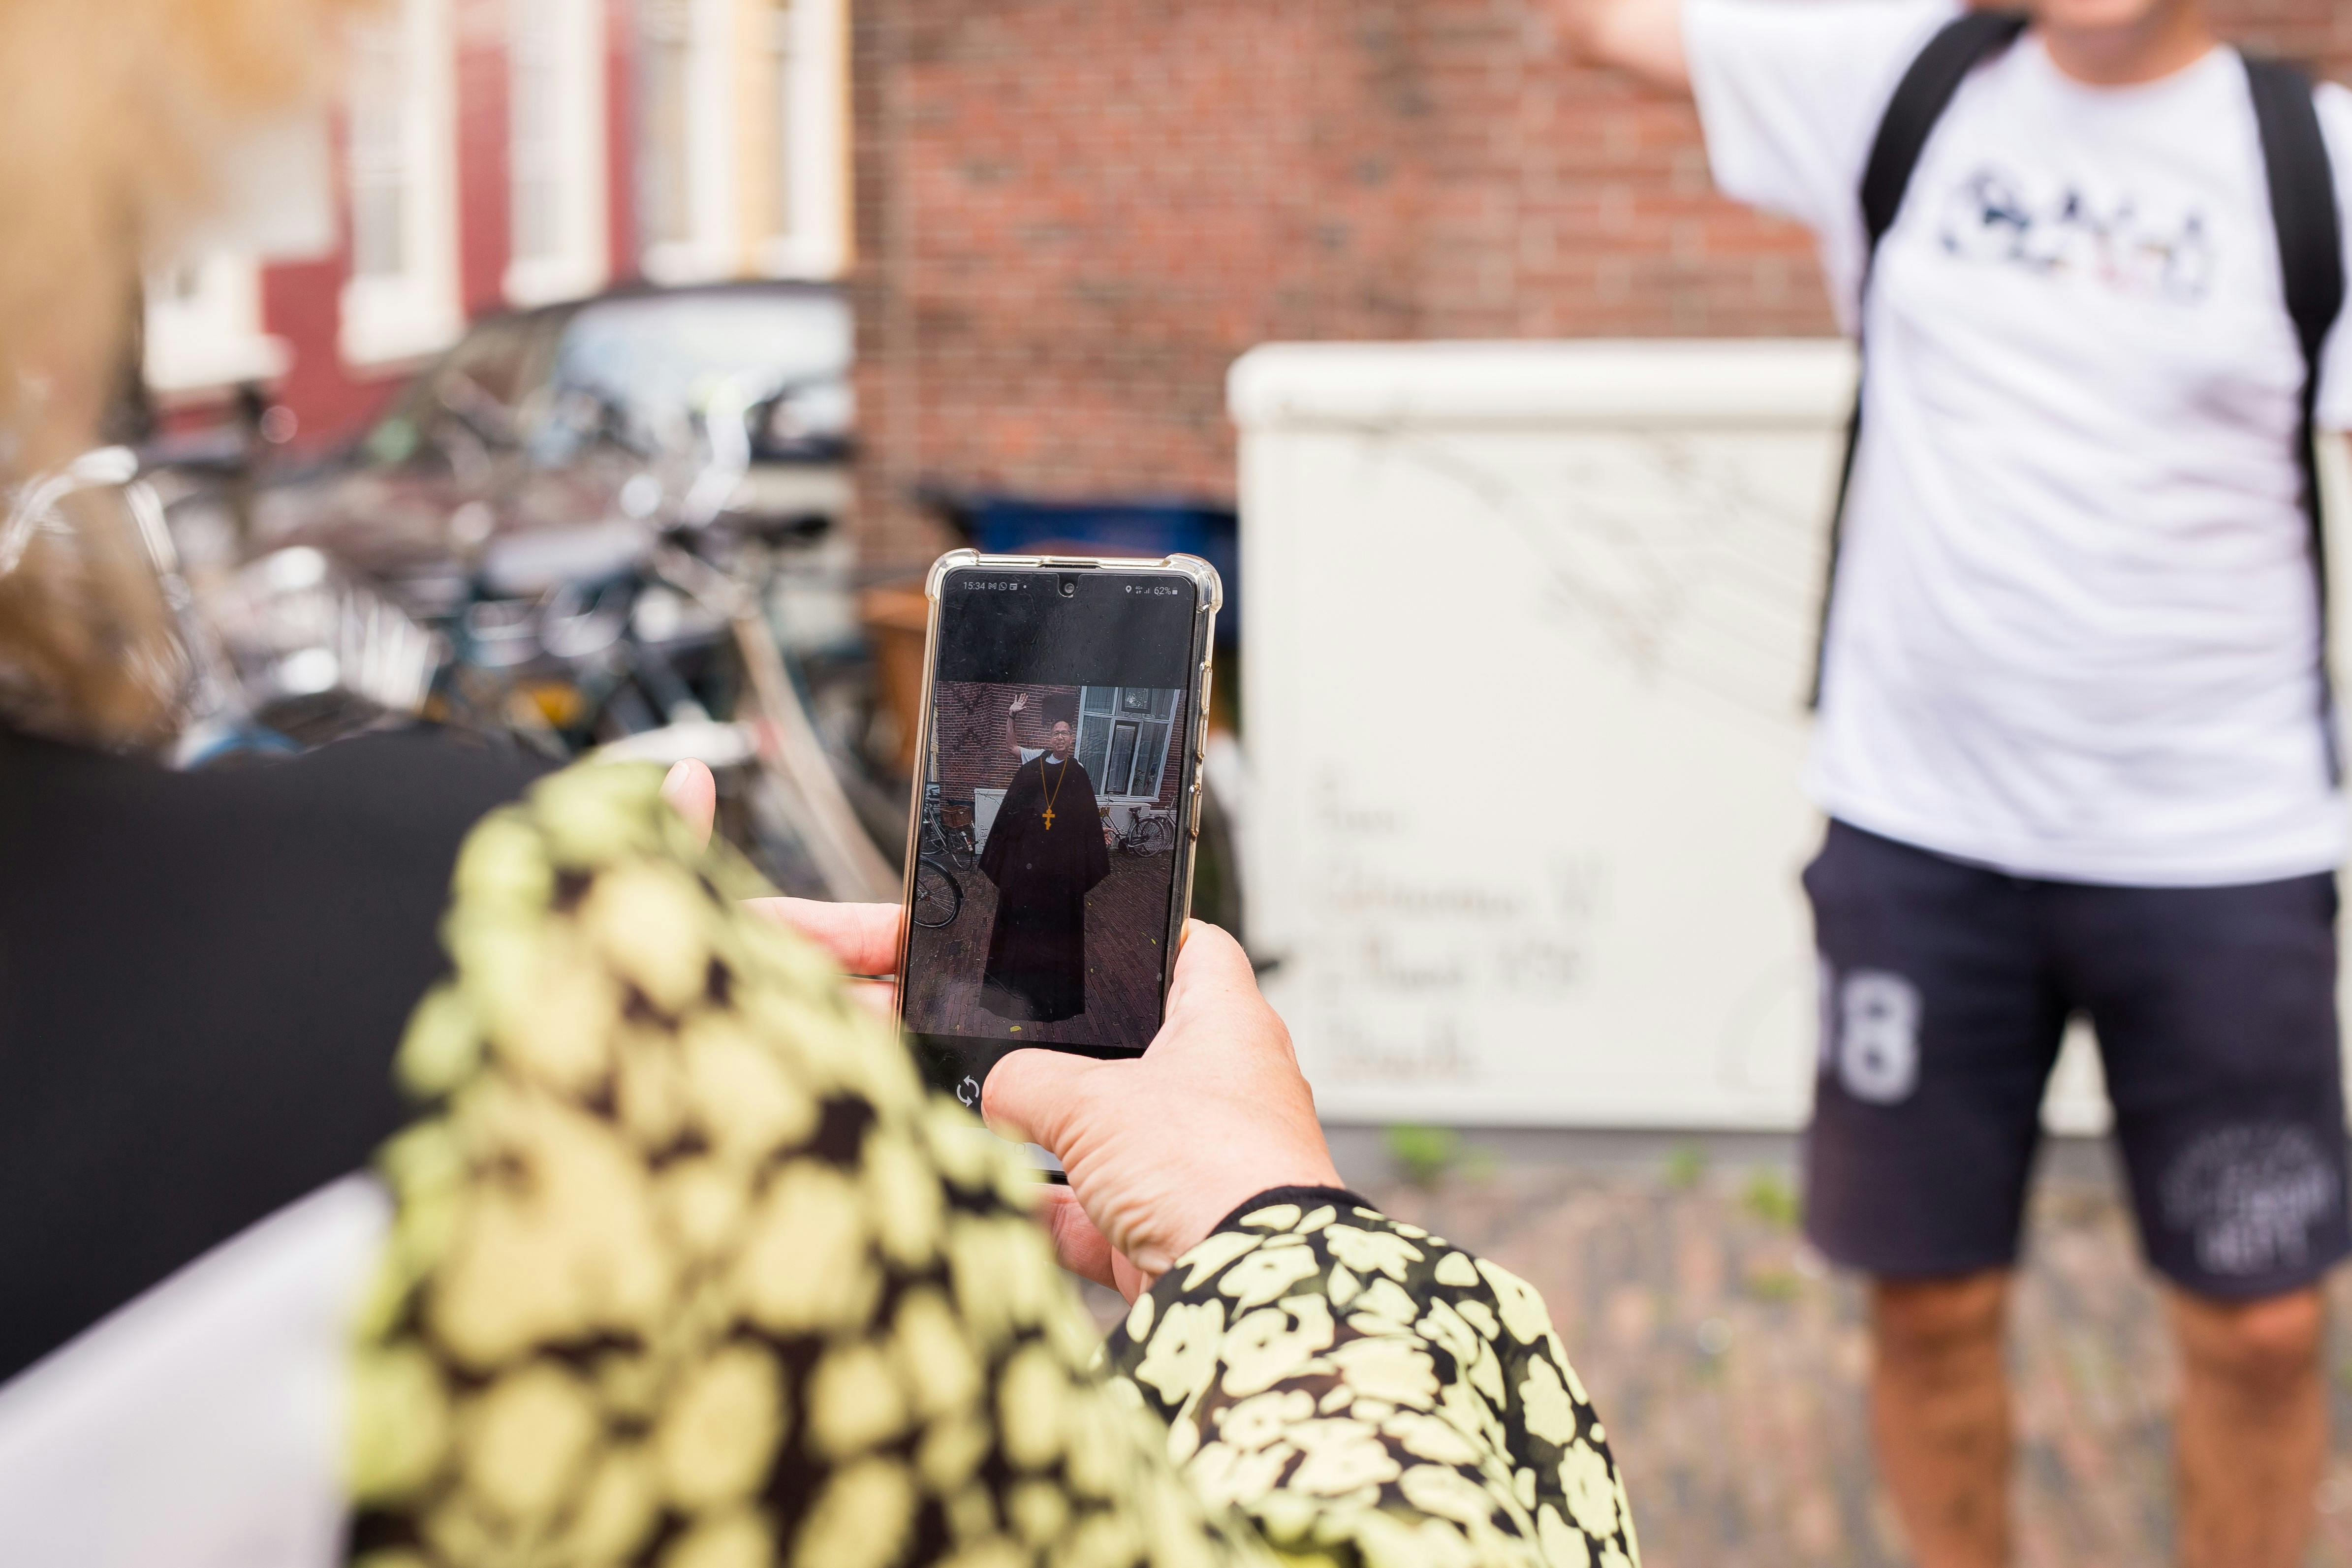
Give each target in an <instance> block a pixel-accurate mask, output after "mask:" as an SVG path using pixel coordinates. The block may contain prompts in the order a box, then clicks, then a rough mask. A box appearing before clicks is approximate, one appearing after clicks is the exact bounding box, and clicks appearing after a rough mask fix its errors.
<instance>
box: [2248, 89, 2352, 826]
mask: <svg viewBox="0 0 2352 1568" xmlns="http://www.w3.org/2000/svg"><path fill="white" fill-rule="evenodd" d="M2246 85H2247V86H2248V87H2249V88H2251V89H2252V91H2253V98H2254V123H2255V124H2256V125H2257V126H2259V127H2260V128H2261V130H2262V138H2263V173H2264V174H2265V175H2266V176H2267V177H2268V180H2269V184H2270V198H2271V222H2272V224H2273V226H2274V227H2275V228H2276V229H2277V230H2278V247H2279V268H2280V272H2281V275H2282V278H2283V280H2284V283H2285V285H2286V310H2287V314H2288V316H2289V317H2291V318H2293V320H2294V335H2295V341H2296V342H2298V343H2299V344H2300V345H2301V346H2302V349H2303V402H2302V414H2303V416H2302V423H2301V425H2300V426H2298V428H2297V430H2296V432H2295V437H2294V458H2295V464H2296V466H2297V468H2300V469H2301V470H2302V479H2303V496H2302V500H2303V511H2304V517H2305V520H2306V521H2307V522H2308V523H2309V525H2310V531H2311V572H2312V577H2313V580H2314V582H2315V584H2316V590H2317V593H2318V595H2319V650H2318V659H2319V728H2320V735H2321V737H2322V740H2323V741H2324V742H2325V744H2326V754H2327V782H2328V783H2329V784H2342V783H2343V782H2344V763H2343V758H2342V753H2341V749H2340V746H2339V743H2338V741H2337V738H2336V692H2335V682H2334V680H2333V679H2332V678H2331V676H2330V674H2329V670H2328V663H2327V531H2326V520H2325V519H2324V518H2323V517H2322V515H2321V504H2320V494H2319V457H2318V450H2317V437H2318V423H2317V412H2318V407H2319V368H2320V353H2321V351H2322V350H2323V349H2325V348H2326V344H2327V333H2328V330H2329V329H2330V328H2331V327H2333V326H2334V325H2335V324H2336V317H2337V316H2338V315H2340V314H2342V312H2343V310H2344V291H2345V289H2344V235H2343V228H2342V219H2341V217H2340V216H2339V215H2338V214H2337V212H2336V177H2335V172H2334V170H2333V168H2332V167H2331V166H2330V163H2329V161H2328V156H2327V142H2326V138H2325V137H2324V136H2322V134H2321V133H2320V129H2319V112H2318V110H2317V109H2316V108H2315V107H2314V105H2313V103H2312V99H2311V80H2310V79H2309V78H2307V77H2305V75H2304V74H2303V73H2302V72H2301V71H2299V70H2296V69H2295V68H2294V67H2292V66H2288V65H2283V64H2281V63H2280V62H2279V61H2276V60H2267V59H2257V58H2253V57H2252V56H2251V55H2250V56H2248V57H2246Z"/></svg>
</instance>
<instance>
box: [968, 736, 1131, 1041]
mask: <svg viewBox="0 0 2352 1568" xmlns="http://www.w3.org/2000/svg"><path fill="white" fill-rule="evenodd" d="M1028 705H1029V699H1028V698H1027V697H1026V696H1021V697H1016V698H1014V699H1013V705H1012V706H1011V707H1010V708H1009V709H1007V710H1005V714H1004V743H1005V745H1006V747H1007V748H1008V749H1010V750H1011V751H1012V752H1013V754H1014V755H1015V756H1016V757H1018V758H1019V759H1020V766H1019V767H1018V768H1017V769H1015V770H1014V772H1013V782H1012V783H1011V784H1008V785H1006V786H1005V790H1004V803H1003V805H1000V806H998V807H997V809H996V821H995V823H994V824H993V825H992V826H991V827H990V828H989V830H988V847H986V848H984V849H982V851H981V855H980V868H981V871H982V874H984V875H985V876H986V877H987V878H988V879H989V880H990V881H992V882H993V883H995V884H996V923H995V925H994V926H993V927H992V929H991V930H990V931H989V933H988V968H987V971H986V972H985V973H984V974H983V975H982V982H981V992H980V1005H982V1007H985V1008H986V1009H988V1011H990V1012H992V1013H993V1014H995V1015H996V1016H998V1017H1000V1018H1015V1019H1022V1020H1034V1021H1035V1022H1038V1023H1052V1022H1054V1021H1055V1020H1056V1019H1060V1018H1074V1017H1076V1016H1078V1015H1079V1014H1081V1013H1083V1012H1085V1011H1086V1010H1087V892H1088V891H1089V890H1090V889H1093V888H1094V886H1095V885H1096V884H1097V883H1098V882H1100V881H1101V880H1102V879H1104V878H1105V877H1108V876H1109V875H1110V851H1109V849H1108V846H1107V844H1106V829H1105V828H1104V826H1103V822H1102V814H1101V813H1100V812H1099V811H1098V810H1097V808H1096V805H1095V786H1094V781H1093V780H1092V779H1090V778H1088V777H1087V770H1086V769H1085V768H1083V767H1081V766H1079V765H1078V764H1077V763H1075V762H1073V761H1071V759H1070V744H1071V739H1072V737H1071V734H1070V725H1069V721H1067V720H1066V719H1065V720H1056V721H1055V724H1054V728H1053V731H1052V732H1051V733H1050V735H1049V736H1048V737H1047V739H1046V742H1045V750H1044V751H1043V752H1038V753H1036V754H1035V755H1034V756H1032V755H1031V754H1030V753H1029V751H1028V748H1026V747H1024V746H1023V745H1022V744H1021V743H1020V742H1019V740H1018V739H1016V738H1015V736H1014V733H1013V726H1014V724H1015V723H1016V722H1017V720H1016V718H1015V716H1016V715H1017V714H1019V713H1020V712H1021V711H1022V710H1023V709H1024V708H1026V707H1027V706H1028Z"/></svg>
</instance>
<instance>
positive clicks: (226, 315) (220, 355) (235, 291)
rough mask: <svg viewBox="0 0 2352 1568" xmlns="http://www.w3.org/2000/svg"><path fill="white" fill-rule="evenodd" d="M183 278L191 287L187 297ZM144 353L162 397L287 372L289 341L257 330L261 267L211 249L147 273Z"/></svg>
mask: <svg viewBox="0 0 2352 1568" xmlns="http://www.w3.org/2000/svg"><path fill="white" fill-rule="evenodd" d="M175 275H176V276H175ZM183 279H184V280H186V281H187V282H188V283H190V284H191V285H192V286H191V287H189V288H188V289H186V291H185V292H184V293H183V292H181V290H180V289H179V288H178V287H176V285H177V284H178V283H179V282H180V281H182V280H183ZM145 356H146V363H145V372H146V376H147V384H148V386H149V387H151V388H152V389H153V390H154V391H155V392H156V393H157V394H159V395H163V396H166V397H169V396H172V395H177V394H188V393H199V392H214V391H217V390H219V389H221V388H224V387H232V386H241V385H243V384H246V383H247V382H269V381H275V380H277V379H278V377H279V376H281V375H283V374H286V367H287V365H288V364H289V363H290V362H291V360H292V354H291V353H290V352H289V350H288V348H287V344H286V340H285V339H283V338H274V337H271V336H270V335H269V334H268V332H266V331H263V330H262V325H261V264H260V263H259V262H258V261H257V260H256V259H255V258H254V257H253V256H252V255H251V253H249V252H246V251H239V250H224V249H214V250H210V251H206V252H204V253H201V254H199V255H195V256H192V257H190V258H187V259H185V260H184V261H182V262H180V263H178V264H177V265H175V266H173V267H168V268H159V269H158V270H157V271H155V272H154V273H152V274H151V275H150V277H149V279H148V284H147V326H146V345H145Z"/></svg>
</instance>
